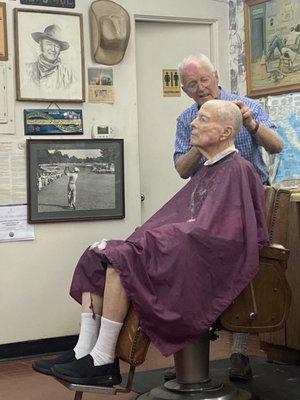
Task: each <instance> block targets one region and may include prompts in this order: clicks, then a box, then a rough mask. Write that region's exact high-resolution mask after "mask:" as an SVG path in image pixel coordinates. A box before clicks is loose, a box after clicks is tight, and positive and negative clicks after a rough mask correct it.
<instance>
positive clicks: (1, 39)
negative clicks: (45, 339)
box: [0, 2, 8, 61]
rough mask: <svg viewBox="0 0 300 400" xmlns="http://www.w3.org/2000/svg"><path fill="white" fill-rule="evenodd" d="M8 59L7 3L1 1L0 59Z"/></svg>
mask: <svg viewBox="0 0 300 400" xmlns="http://www.w3.org/2000/svg"><path fill="white" fill-rule="evenodd" d="M7 60H8V49H7V22H6V4H5V3H2V2H1V3H0V61H7Z"/></svg>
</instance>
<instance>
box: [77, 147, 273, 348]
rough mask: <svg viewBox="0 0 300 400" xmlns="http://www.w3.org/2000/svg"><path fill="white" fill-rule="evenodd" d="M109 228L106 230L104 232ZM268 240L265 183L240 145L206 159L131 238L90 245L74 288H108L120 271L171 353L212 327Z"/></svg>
mask: <svg viewBox="0 0 300 400" xmlns="http://www.w3.org/2000/svg"><path fill="white" fill-rule="evenodd" d="M103 236H105V235H103ZM267 243H268V233H267V226H266V217H265V191H264V187H263V186H262V184H261V182H260V179H259V177H258V175H257V173H256V171H255V170H254V168H253V166H252V165H251V164H250V163H249V162H248V161H246V160H245V159H244V158H242V157H240V156H239V155H237V154H236V153H232V154H230V155H229V156H227V157H225V158H223V159H222V160H220V161H219V162H217V163H215V164H213V165H211V166H203V167H201V168H200V170H199V171H198V172H197V173H196V174H195V175H194V176H193V177H192V178H191V180H190V181H189V182H188V183H187V185H186V186H184V187H183V188H182V189H181V190H180V191H179V192H178V193H176V194H175V196H174V197H172V198H171V200H170V201H168V202H167V203H166V204H165V205H164V206H163V207H162V208H161V209H160V210H159V211H158V212H157V213H155V214H154V215H153V216H152V217H151V218H150V219H149V220H148V221H147V222H146V223H145V224H143V225H142V226H141V227H140V228H138V229H137V230H136V231H135V232H134V233H133V234H132V235H131V236H129V238H128V239H127V240H110V241H108V243H107V246H106V248H105V250H102V251H101V250H99V249H98V248H97V247H95V248H94V249H87V250H86V251H85V252H84V254H83V255H82V256H81V258H80V260H79V262H78V265H77V267H76V270H75V273H74V277H73V281H72V285H71V290H70V294H71V296H72V297H73V298H74V299H75V300H77V301H78V302H81V293H82V292H85V291H89V292H92V293H97V294H99V295H102V294H103V289H104V285H105V273H106V270H105V268H104V267H103V265H105V263H106V261H107V260H109V262H110V264H111V265H112V266H113V267H114V268H115V269H116V270H117V271H118V273H119V275H120V278H121V281H122V283H123V285H124V287H125V290H126V292H127V295H128V296H129V298H130V300H131V303H132V306H133V307H134V309H135V310H136V311H137V313H138V314H139V316H140V324H141V328H142V330H143V331H144V332H145V333H146V334H147V335H148V336H149V338H150V340H151V341H152V343H153V344H154V345H155V346H156V347H157V348H158V349H159V350H160V351H161V353H162V354H163V355H165V356H168V355H170V354H172V353H174V352H176V351H178V350H180V349H182V348H183V347H185V346H186V345H187V344H188V343H189V342H192V341H194V340H196V339H197V338H198V337H199V335H200V334H201V333H202V332H203V331H205V330H207V329H208V328H209V327H210V326H211V325H212V324H213V323H214V322H215V321H216V319H217V318H218V317H219V316H220V315H221V314H222V312H223V311H224V310H225V309H226V308H227V307H228V306H229V305H230V304H231V302H232V301H233V300H234V299H235V298H236V297H237V296H238V295H239V293H240V292H241V291H242V290H243V289H244V288H245V287H246V286H247V284H248V283H249V281H250V280H251V279H252V278H253V277H254V276H255V274H256V273H257V271H258V267H259V248H260V247H261V246H263V245H266V244H267Z"/></svg>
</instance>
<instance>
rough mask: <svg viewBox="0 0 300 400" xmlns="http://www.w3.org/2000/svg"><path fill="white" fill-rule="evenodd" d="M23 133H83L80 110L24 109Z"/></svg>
mask: <svg viewBox="0 0 300 400" xmlns="http://www.w3.org/2000/svg"><path fill="white" fill-rule="evenodd" d="M24 129H25V135H30V136H33V135H83V125H82V110H63V109H59V110H49V109H46V110H38V109H34V110H24Z"/></svg>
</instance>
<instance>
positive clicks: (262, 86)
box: [244, 0, 300, 97]
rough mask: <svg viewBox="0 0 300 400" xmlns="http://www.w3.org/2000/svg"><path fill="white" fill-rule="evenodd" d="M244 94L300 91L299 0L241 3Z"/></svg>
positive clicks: (246, 0) (254, 94)
mask: <svg viewBox="0 0 300 400" xmlns="http://www.w3.org/2000/svg"><path fill="white" fill-rule="evenodd" d="M244 11H245V39H246V40H245V48H246V68H247V75H246V77H247V93H248V96H250V97H261V96H266V95H274V94H281V93H290V92H295V91H299V90H300V2H299V0H290V1H288V2H287V1H286V0H245V4H244Z"/></svg>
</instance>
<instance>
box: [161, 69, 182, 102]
mask: <svg viewBox="0 0 300 400" xmlns="http://www.w3.org/2000/svg"><path fill="white" fill-rule="evenodd" d="M162 84H163V96H164V97H180V96H181V89H180V81H179V75H178V72H177V69H163V70H162Z"/></svg>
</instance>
